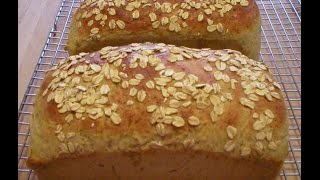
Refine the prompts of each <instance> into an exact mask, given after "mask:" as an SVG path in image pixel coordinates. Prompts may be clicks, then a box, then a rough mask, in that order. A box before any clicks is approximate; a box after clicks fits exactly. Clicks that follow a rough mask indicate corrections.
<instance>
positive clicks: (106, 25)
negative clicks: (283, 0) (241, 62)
mask: <svg viewBox="0 0 320 180" xmlns="http://www.w3.org/2000/svg"><path fill="white" fill-rule="evenodd" d="M260 27H261V17H260V12H259V8H258V6H257V4H256V2H255V0H230V1H220V0H219V1H218V0H217V1H214V0H213V1H212V0H201V1H200V0H155V1H153V0H133V1H127V0H111V1H108V2H106V1H104V0H86V1H83V2H82V3H81V4H80V7H79V8H78V9H77V10H76V12H75V13H74V15H73V18H72V22H71V26H70V33H69V36H68V41H67V45H66V50H67V51H68V52H69V54H70V55H75V54H78V53H80V52H94V51H98V50H99V49H101V48H103V47H105V46H121V45H127V44H130V43H144V42H153V43H166V44H173V45H176V46H186V47H190V48H211V49H234V50H238V51H240V52H242V53H243V54H244V55H246V56H248V57H249V58H252V59H254V60H258V59H259V56H260V41H261V39H260V35H261V32H260Z"/></svg>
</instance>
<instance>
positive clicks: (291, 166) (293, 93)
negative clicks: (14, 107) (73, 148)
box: [18, 0, 301, 180]
mask: <svg viewBox="0 0 320 180" xmlns="http://www.w3.org/2000/svg"><path fill="white" fill-rule="evenodd" d="M79 4H80V0H61V5H60V8H59V11H58V13H57V16H56V19H55V22H54V26H53V27H52V29H51V31H50V33H49V36H48V39H47V41H46V43H45V45H44V48H43V51H42V53H41V55H40V58H39V61H38V63H37V65H36V67H35V71H34V72H33V75H32V78H31V80H30V82H29V85H28V87H27V90H26V93H25V95H24V97H23V100H22V103H21V105H20V108H19V110H18V177H19V179H21V180H24V179H30V180H34V179H37V178H36V176H35V175H34V173H33V172H32V171H31V170H29V169H28V168H27V167H26V160H27V156H28V149H29V139H30V138H29V136H30V128H29V125H30V123H29V119H30V117H31V112H32V108H33V107H32V105H33V100H34V97H35V95H36V93H37V91H38V89H39V85H40V83H41V81H42V79H43V77H44V72H45V70H47V69H49V68H50V67H51V66H52V65H56V64H57V63H58V62H59V61H60V60H62V59H64V58H65V57H66V56H67V55H68V54H67V52H65V51H64V46H65V44H66V40H67V36H68V30H69V26H70V22H71V18H72V14H73V13H74V12H75V10H76V9H77V8H78V7H79ZM257 4H258V6H259V8H260V13H261V17H262V28H261V30H262V42H261V60H262V61H264V62H265V63H266V64H267V65H269V67H270V70H271V71H272V73H273V75H274V76H275V77H276V79H277V81H278V82H279V83H280V84H281V86H282V89H283V92H284V94H285V99H286V104H287V107H288V115H289V121H290V127H289V155H288V157H287V159H286V161H285V163H284V166H283V168H282V170H281V173H280V174H279V177H278V179H281V180H282V179H288V180H293V179H300V177H301V0H257Z"/></svg>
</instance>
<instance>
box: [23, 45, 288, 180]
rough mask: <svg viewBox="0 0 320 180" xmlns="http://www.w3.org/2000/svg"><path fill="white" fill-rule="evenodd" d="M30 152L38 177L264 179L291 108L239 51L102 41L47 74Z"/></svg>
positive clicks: (279, 156)
mask: <svg viewBox="0 0 320 180" xmlns="http://www.w3.org/2000/svg"><path fill="white" fill-rule="evenodd" d="M29 153H30V154H29V159H28V161H27V165H28V166H29V167H30V168H32V169H33V170H34V171H35V172H36V174H37V176H38V178H39V179H40V180H43V179H45V180H51V179H52V180H57V179H59V180H64V179H66V180H73V179H75V180H82V179H86V180H89V179H90V180H91V179H159V180H163V179H228V180H230V179H231V180H233V179H245V180H247V179H250V180H255V179H257V180H264V179H266V180H270V179H274V178H275V177H276V176H277V175H278V174H279V171H280V169H281V167H282V164H283V161H284V160H285V158H286V157H287V154H288V119H287V112H286V107H285V103H284V98H283V95H282V92H281V90H280V86H279V84H278V83H276V82H275V81H274V78H273V77H272V75H271V74H270V72H269V70H268V67H267V66H266V65H265V64H263V63H261V62H257V61H254V60H252V59H249V58H247V57H246V56H244V55H242V54H241V53H240V52H238V51H234V50H229V49H225V50H210V49H191V48H186V47H176V46H173V45H165V44H153V43H143V44H138V43H134V44H130V45H126V46H120V47H109V46H108V47H105V48H103V49H101V50H99V51H97V52H93V53H80V54H79V55H74V56H70V57H68V58H67V59H66V60H64V61H61V62H60V63H59V64H58V66H57V67H55V68H53V69H52V70H49V71H48V72H47V73H46V76H45V78H44V80H43V83H42V85H41V87H40V90H39V93H38V95H37V97H36V100H35V105H34V112H33V115H32V120H31V145H30V149H29Z"/></svg>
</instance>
